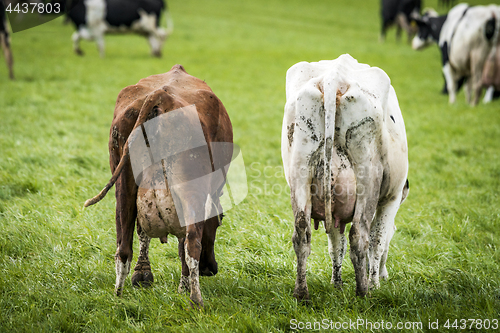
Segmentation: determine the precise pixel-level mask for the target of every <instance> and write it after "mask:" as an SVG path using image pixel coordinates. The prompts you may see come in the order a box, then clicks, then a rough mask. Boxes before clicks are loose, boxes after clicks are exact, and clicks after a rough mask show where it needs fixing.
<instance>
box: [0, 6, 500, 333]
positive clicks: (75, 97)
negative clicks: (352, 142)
mask: <svg viewBox="0 0 500 333" xmlns="http://www.w3.org/2000/svg"><path fill="white" fill-rule="evenodd" d="M469 2H470V3H479V2H480V1H469ZM436 3H437V1H436V0H434V1H426V3H425V5H426V6H434V7H437V4H436ZM483 3H488V2H487V1H483ZM169 5H170V8H171V11H172V15H173V18H174V21H175V31H174V34H173V35H172V36H171V38H170V39H169V40H168V42H167V43H166V45H165V47H164V57H163V58H162V59H154V58H151V57H150V56H149V47H148V45H147V42H146V40H145V39H144V38H141V37H138V36H130V35H124V36H108V37H106V58H104V59H101V58H99V56H98V53H97V50H96V47H95V44H93V43H88V42H83V44H82V48H83V50H84V51H85V52H86V55H85V56H84V57H83V58H81V57H77V56H76V55H74V54H73V53H72V45H71V38H70V37H71V33H72V31H73V29H72V27H70V26H64V25H62V20H61V19H58V20H55V21H52V22H50V23H47V24H45V25H42V26H39V27H37V28H34V29H30V30H26V31H23V32H19V33H16V34H13V36H12V48H13V52H14V58H15V73H16V76H17V80H16V81H14V82H9V81H8V79H7V73H6V69H5V66H4V65H3V64H0V117H1V121H0V228H1V231H2V233H1V236H0V295H1V297H0V331H2V332H10V331H13V332H40V331H46V332H82V331H83V332H109V331H120V332H143V331H146V332H156V331H158V332H159V331H186V332H200V331H207V332H211V331H215V332H218V331H239V332H263V331H290V330H291V329H290V321H291V320H292V319H297V320H298V321H302V322H306V321H312V322H314V321H321V320H323V319H328V320H332V321H333V322H349V320H351V321H356V320H357V319H364V320H367V321H371V322H381V321H382V320H383V321H384V322H388V321H390V322H391V323H393V324H394V325H396V323H397V322H422V330H423V331H429V328H428V325H429V321H430V322H435V321H436V320H439V324H440V327H441V330H440V331H443V327H442V325H443V324H444V322H445V321H446V319H448V318H449V319H452V320H454V319H469V318H477V319H490V320H491V319H500V281H499V278H498V277H499V276H500V231H499V227H498V226H499V225H500V210H499V209H500V208H499V206H500V205H499V202H500V200H499V199H500V198H499V194H500V191H499V187H500V145H499V143H498V142H499V138H500V112H499V111H500V107H499V104H498V103H499V102H494V103H491V104H489V105H483V104H480V105H478V106H477V107H475V108H472V107H469V106H468V105H466V104H465V101H464V100H465V98H464V95H463V93H460V94H459V96H458V101H457V103H456V104H455V105H451V106H450V105H448V103H447V97H445V96H443V95H441V94H440V93H439V91H440V89H441V87H442V84H443V79H442V75H441V72H440V61H439V54H438V50H437V47H430V48H429V49H427V50H425V51H421V52H415V51H413V50H411V48H410V46H409V45H407V44H406V42H405V39H403V42H401V43H397V42H396V41H395V37H394V34H395V31H394V29H393V30H391V31H390V32H389V34H388V38H387V40H386V42H385V43H383V44H381V43H379V42H378V31H379V14H378V11H379V9H378V6H379V2H378V1H361V0H353V1H337V2H334V1H327V0H324V1H309V2H306V1H298V0H292V1H284V0H268V1H261V0H255V1H247V2H244V3H241V2H239V1H227V0H213V1H194V0H185V1H170V3H169ZM440 11H441V12H443V9H440ZM343 53H350V54H351V55H352V56H354V57H355V58H357V59H358V61H360V62H364V63H368V64H370V65H372V66H378V67H381V68H382V69H384V70H385V71H386V72H387V74H388V75H389V76H390V77H391V79H392V84H393V86H394V88H395V89H396V92H397V94H398V98H399V102H400V107H401V109H402V112H403V116H404V119H405V123H406V129H407V135H408V145H409V159H410V173H409V179H410V184H411V190H410V195H409V197H408V199H407V201H406V202H405V203H404V205H403V206H402V207H401V208H400V210H399V213H398V216H397V218H396V225H397V227H398V230H397V232H396V234H395V236H394V238H393V240H392V242H391V249H390V253H389V259H388V270H389V274H390V278H389V280H388V281H385V282H382V285H381V288H380V289H378V290H375V291H373V292H372V293H371V295H370V296H369V297H366V298H358V297H356V296H355V281H354V271H353V268H352V264H351V262H350V260H349V259H348V257H346V259H345V262H344V274H343V278H344V282H345V283H344V289H343V290H337V289H335V288H334V287H333V286H332V285H331V284H330V283H329V282H330V278H331V263H330V259H329V256H328V251H327V239H326V235H325V233H324V229H322V228H320V230H319V231H313V244H312V254H311V256H310V257H309V263H308V279H309V280H308V281H309V288H310V292H311V297H312V302H311V305H310V306H304V305H301V304H297V302H296V301H295V299H294V298H293V297H292V292H293V287H294V282H295V254H294V251H293V247H292V244H291V234H292V230H293V217H292V211H291V207H290V199H289V194H288V191H287V189H286V186H285V184H286V182H285V180H284V176H283V173H282V168H281V154H280V136H281V133H280V132H281V122H282V116H283V107H284V103H285V92H284V88H285V73H286V70H287V69H288V68H289V67H290V66H291V65H293V64H294V63H297V62H299V61H303V60H306V61H317V60H320V59H334V58H336V57H338V56H339V55H340V54H343ZM2 61H3V60H2ZM177 63H180V64H182V65H184V66H185V68H186V69H187V71H188V72H189V73H190V74H192V75H195V76H197V77H199V78H201V79H203V80H206V82H207V83H208V84H209V85H210V86H211V88H212V89H213V90H214V91H215V93H216V94H217V95H218V96H219V98H220V99H221V100H222V101H223V102H224V104H225V106H226V108H227V110H228V112H229V115H230V117H231V120H232V123H233V127H234V138H235V142H236V143H238V144H239V145H240V146H241V149H242V153H243V157H244V159H245V164H246V165H247V175H248V185H249V195H248V197H247V198H246V199H245V201H244V202H243V203H241V204H240V205H239V206H238V207H236V208H234V209H233V210H231V211H229V212H227V217H226V218H225V219H224V224H223V225H222V227H221V228H219V232H218V238H217V243H216V256H217V259H218V262H219V269H220V271H219V274H218V275H217V276H215V277H211V278H204V277H203V278H201V288H202V295H203V298H204V301H205V308H204V310H203V311H196V310H190V309H189V306H188V300H187V297H186V296H185V295H179V294H177V293H176V289H177V284H178V281H179V277H180V263H179V260H178V258H177V251H176V249H177V246H176V243H177V240H176V239H175V238H172V237H171V238H170V243H169V244H167V245H164V244H163V245H162V244H160V242H159V241H156V240H153V241H152V244H151V260H152V268H153V273H154V274H155V284H154V286H153V287H152V288H150V289H134V288H132V286H131V284H130V280H127V282H126V285H125V290H124V293H123V297H121V298H118V297H116V296H114V295H113V285H114V279H115V273H114V260H113V257H114V252H115V241H116V240H115V227H114V202H115V201H114V194H113V191H111V192H110V193H109V194H108V196H107V197H106V198H105V199H104V200H103V201H101V202H100V203H99V204H98V205H96V206H92V207H90V208H88V209H85V210H84V209H83V208H82V207H83V203H84V201H85V200H86V199H88V198H90V197H92V196H93V195H95V194H97V192H98V191H99V190H100V189H101V188H102V186H103V185H104V184H105V183H106V182H107V181H108V179H109V177H110V171H109V165H108V152H107V141H108V134H109V126H110V123H111V120H112V114H113V109H114V103H115V99H116V96H117V95H118V93H119V91H120V90H121V89H122V88H124V87H125V86H127V85H131V84H135V83H136V82H137V81H138V80H139V79H141V78H143V77H146V76H148V75H151V74H157V73H163V72H166V71H168V70H169V69H170V68H171V67H172V66H173V65H174V64H177ZM137 243H138V242H137V240H136V242H135V250H136V253H137V252H138V249H137ZM172 243H173V244H172ZM360 331H365V329H361V328H360ZM377 331H383V330H377ZM393 331H395V330H393ZM407 331H420V330H419V329H418V328H415V327H414V329H410V330H407ZM444 331H446V330H444ZM450 331H455V330H454V329H452V330H450ZM463 331H481V330H480V329H476V328H475V327H473V328H472V329H469V328H468V327H467V329H466V330H463ZM490 331H493V330H491V329H490Z"/></svg>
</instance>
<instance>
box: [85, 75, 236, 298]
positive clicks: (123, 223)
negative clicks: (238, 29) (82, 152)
mask: <svg viewBox="0 0 500 333" xmlns="http://www.w3.org/2000/svg"><path fill="white" fill-rule="evenodd" d="M162 119H163V120H162ZM179 119H180V120H179ZM196 129H198V132H196V131H195V130H196ZM146 133H147V136H146ZM143 134H144V136H145V139H144V138H143ZM196 137H197V138H196ZM232 141H233V132H232V126H231V122H230V120H229V117H228V115H227V112H226V109H225V108H224V106H223V104H222V102H221V101H220V100H219V99H218V98H217V96H215V94H214V93H213V92H212V90H211V89H210V88H209V87H208V85H207V84H206V83H205V82H204V81H201V80H199V79H197V78H195V77H193V76H191V75H189V74H187V73H186V71H185V70H184V68H183V67H182V66H180V65H176V66H174V67H172V69H171V70H170V71H169V72H167V73H165V74H160V75H153V76H149V77H147V78H145V79H142V80H140V81H139V83H137V84H136V85H133V86H129V87H126V88H124V89H123V90H122V91H121V92H120V94H119V95H118V99H117V102H116V108H115V113H114V118H113V122H112V124H111V130H110V138H109V153H110V165H111V171H112V173H113V175H112V178H111V180H110V181H109V183H108V184H107V185H106V187H105V188H104V189H103V190H102V191H101V193H99V194H98V195H97V196H95V197H94V198H92V199H89V200H87V202H86V203H85V207H87V206H89V205H92V204H94V203H96V202H98V201H99V200H101V199H102V198H103V197H104V196H105V195H106V193H107V191H108V190H109V189H110V188H111V187H112V186H113V184H114V183H115V182H116V232H117V250H116V257H115V262H116V285H115V292H116V294H117V295H121V293H122V288H123V285H124V281H125V278H126V277H127V275H128V273H129V271H130V264H131V261H132V252H133V251H132V240H133V232H134V226H135V220H136V218H137V234H138V236H139V242H140V253H139V257H138V259H137V265H136V266H135V269H134V270H135V272H134V274H133V276H132V283H133V285H146V286H147V285H149V284H151V283H152V282H153V275H152V273H151V267H150V262H149V257H148V249H149V242H150V240H151V238H159V239H160V241H161V242H162V243H165V242H167V236H168V235H169V234H172V235H174V236H176V237H177V238H179V256H180V259H181V262H182V277H181V282H180V285H179V292H181V291H183V290H185V289H186V288H187V287H188V286H189V287H190V290H191V295H190V299H191V300H192V302H193V303H194V304H196V305H198V306H203V300H202V297H201V292H200V286H199V275H200V274H201V275H204V276H211V275H215V274H217V262H216V260H215V254H214V242H215V234H216V229H217V227H218V226H219V225H220V223H221V221H222V217H223V215H222V208H221V205H220V196H221V195H222V187H223V186H224V182H225V179H222V180H221V178H218V180H217V179H215V178H217V177H215V176H214V177H215V178H210V177H211V175H212V174H215V172H213V173H212V171H213V170H214V169H215V170H219V169H220V168H219V166H225V167H226V170H227V166H228V165H229V163H230V161H231V154H232ZM207 147H208V150H207ZM187 148H192V149H187ZM165 153H168V156H169V157H168V158H164V157H165V156H166V155H165ZM160 159H161V160H160ZM143 160H144V161H146V160H147V161H154V162H149V163H146V164H141V161H143ZM152 163H154V164H152ZM204 175H209V176H210V177H209V178H206V177H205V176H204ZM200 176H202V177H201V178H200ZM207 177H208V176H207ZM165 178H167V179H168V181H167V179H165ZM203 178H204V179H205V180H208V181H194V180H197V179H203ZM214 179H215V181H214ZM138 184H139V185H138ZM179 184H180V185H181V186H180V185H179Z"/></svg>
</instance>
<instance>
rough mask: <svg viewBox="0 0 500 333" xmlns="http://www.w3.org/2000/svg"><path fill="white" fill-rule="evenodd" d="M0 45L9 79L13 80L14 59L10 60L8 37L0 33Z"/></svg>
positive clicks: (10, 52)
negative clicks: (0, 45)
mask: <svg viewBox="0 0 500 333" xmlns="http://www.w3.org/2000/svg"><path fill="white" fill-rule="evenodd" d="M0 43H1V44H2V49H3V54H4V56H5V62H6V63H7V68H8V69H9V78H10V79H11V80H14V69H13V65H14V59H13V58H12V51H11V49H10V43H9V36H8V35H7V34H6V33H5V32H2V33H0Z"/></svg>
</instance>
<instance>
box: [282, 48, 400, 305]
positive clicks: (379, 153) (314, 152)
mask: <svg viewBox="0 0 500 333" xmlns="http://www.w3.org/2000/svg"><path fill="white" fill-rule="evenodd" d="M281 155H282V158H283V165H284V170H285V177H286V180H287V182H288V185H289V186H290V196H291V202H292V209H293V213H294V218H295V226H294V232H293V236H292V241H293V247H294V250H295V254H296V255H297V280H296V283H295V291H294V296H295V297H296V298H297V299H299V300H304V299H308V298H309V291H308V287H307V282H306V266H307V258H308V256H309V254H310V252H311V218H312V219H314V224H315V228H316V229H317V228H318V226H319V221H325V229H326V233H327V234H328V250H329V253H330V256H331V259H332V264H333V276H332V283H334V284H335V285H336V286H342V278H341V271H342V261H343V258H344V255H345V252H346V247H347V245H346V244H347V241H346V237H345V235H344V229H345V226H346V224H347V223H350V222H352V225H351V229H350V231H349V241H350V247H351V248H350V255H351V260H352V263H353V266H354V271H355V275H356V293H357V294H358V295H360V296H364V295H365V294H366V293H367V291H368V287H369V286H370V287H378V285H379V278H386V277H387V269H386V267H385V263H386V260H387V253H388V250H389V242H390V240H391V238H392V236H393V234H394V228H395V227H394V218H395V216H396V213H397V211H398V209H399V206H400V204H401V203H402V202H403V200H404V199H405V198H406V196H407V194H408V188H409V185H408V181H407V175H408V148H407V142H406V132H405V125H404V122H403V117H402V115H401V110H400V108H399V104H398V100H397V97H396V93H395V91H394V88H393V87H392V86H391V82H390V79H389V77H388V76H387V74H386V73H385V72H384V71H382V70H381V69H380V68H376V67H370V66H368V65H365V64H360V63H358V62H357V61H356V60H355V59H354V58H352V57H351V56H350V55H348V54H345V55H342V56H340V57H339V58H338V59H336V60H328V61H326V60H323V61H320V62H312V63H308V62H300V63H298V64H295V65H294V66H292V67H291V68H290V69H289V70H288V71H287V74H286V105H285V115H284V119H283V128H282V137H281ZM367 259H368V265H369V285H368V279H367V274H366V273H367Z"/></svg>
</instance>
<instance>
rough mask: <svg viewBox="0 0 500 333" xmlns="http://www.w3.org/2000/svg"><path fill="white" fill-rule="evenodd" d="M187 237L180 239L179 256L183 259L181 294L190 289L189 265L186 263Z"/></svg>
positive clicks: (179, 290) (179, 291)
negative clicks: (185, 243) (185, 245)
mask: <svg viewBox="0 0 500 333" xmlns="http://www.w3.org/2000/svg"><path fill="white" fill-rule="evenodd" d="M185 240H186V239H185V238H181V239H179V258H180V259H181V265H182V273H181V281H180V283H179V288H177V292H178V293H179V294H182V293H185V292H187V291H188V290H189V284H190V283H189V267H188V266H187V264H186V250H185V247H184V242H185Z"/></svg>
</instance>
